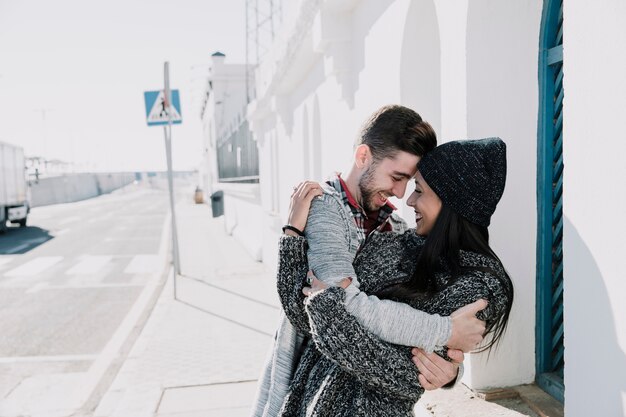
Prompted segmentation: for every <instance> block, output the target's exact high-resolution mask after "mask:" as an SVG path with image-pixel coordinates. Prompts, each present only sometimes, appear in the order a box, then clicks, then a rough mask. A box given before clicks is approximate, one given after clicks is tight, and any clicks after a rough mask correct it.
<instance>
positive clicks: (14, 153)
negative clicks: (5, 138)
mask: <svg viewBox="0 0 626 417" xmlns="http://www.w3.org/2000/svg"><path fill="white" fill-rule="evenodd" d="M29 212H30V203H29V198H28V185H27V183H26V176H25V163H24V149H23V148H21V147H19V146H15V145H10V144H8V143H3V142H0V233H5V232H6V231H7V221H8V222H11V223H14V224H19V225H20V226H26V219H27V218H28V213H29Z"/></svg>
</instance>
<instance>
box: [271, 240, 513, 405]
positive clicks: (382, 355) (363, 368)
mask: <svg viewBox="0 0 626 417" xmlns="http://www.w3.org/2000/svg"><path fill="white" fill-rule="evenodd" d="M423 242H424V240H423V238H421V237H419V236H417V235H416V234H415V231H414V230H409V231H407V232H405V233H404V234H396V233H375V234H373V235H371V236H370V238H369V239H368V241H367V243H366V244H365V246H364V247H363V249H362V250H361V251H360V252H359V253H358V255H357V257H356V258H355V261H354V266H355V271H356V273H357V276H358V277H359V281H360V282H361V290H362V291H365V292H367V293H374V292H376V291H378V290H380V289H382V288H384V287H387V286H388V285H390V284H395V283H399V282H404V281H407V280H408V279H409V278H410V277H411V276H412V274H413V270H414V267H415V264H416V259H417V255H418V254H419V250H420V248H421V246H422V245H423ZM279 252H280V261H279V268H278V283H277V286H278V294H279V296H280V299H281V303H282V305H283V308H284V310H285V314H286V315H287V317H288V318H289V320H290V321H291V323H292V324H293V325H294V326H295V327H296V328H297V329H298V330H299V331H301V332H303V333H305V334H306V335H307V336H308V337H309V339H308V341H307V342H305V345H304V349H303V351H302V353H301V355H300V360H299V364H298V367H297V369H296V372H295V374H294V376H293V379H292V382H291V385H290V389H289V393H288V395H287V398H286V399H285V402H284V404H283V407H282V409H281V413H280V415H281V416H283V417H288V416H289V417H290V416H303V417H304V416H319V417H344V416H345V417H347V416H368V417H372V416H386V417H393V416H412V415H413V411H412V410H413V407H414V405H415V403H416V402H417V400H418V399H419V398H420V396H421V395H422V393H423V392H424V389H423V388H422V386H421V385H420V383H419V381H418V378H417V376H418V374H419V371H418V370H417V367H416V366H415V365H414V364H413V362H412V361H411V353H410V350H411V348H410V347H406V346H399V345H394V344H390V343H387V342H384V341H382V340H381V339H379V338H378V337H376V336H375V335H373V334H371V333H369V332H368V331H367V330H365V329H364V328H363V327H361V325H360V324H359V323H358V322H357V321H356V319H355V318H354V317H353V316H351V315H349V314H348V313H347V312H346V310H345V306H344V304H343V300H344V297H345V292H344V290H343V289H342V288H338V287H332V288H328V289H326V290H324V291H322V292H320V293H317V294H315V295H314V296H312V297H310V298H309V299H307V300H306V302H305V297H304V295H303V294H302V287H303V286H304V285H305V280H306V273H307V270H308V264H307V259H306V241H305V239H304V238H301V237H288V236H284V237H282V238H281V241H280V249H279ZM461 264H462V265H463V266H476V267H486V268H488V269H490V270H492V271H493V273H489V272H484V270H481V271H472V272H470V273H467V274H464V275H462V276H461V277H459V278H458V279H457V280H456V281H455V282H454V283H453V284H452V285H450V286H448V287H447V288H445V289H444V290H443V291H441V292H439V293H438V294H437V295H435V296H434V298H430V299H429V300H428V301H427V302H424V301H419V300H416V301H412V302H411V305H412V306H413V307H415V308H417V309H420V310H422V311H426V312H428V313H431V314H435V313H436V314H441V315H450V314H451V313H452V312H453V311H455V310H456V309H458V308H460V307H462V306H464V305H466V304H469V303H471V302H474V301H476V300H478V299H480V298H485V299H487V300H488V301H489V305H488V307H487V308H486V309H485V310H483V311H482V312H480V313H479V317H480V318H481V319H483V320H487V321H488V322H489V321H491V320H496V319H497V318H498V317H500V316H501V315H502V313H503V312H504V309H505V305H506V302H507V299H506V297H507V296H506V295H505V292H504V286H505V285H511V283H510V281H509V280H508V278H506V276H505V275H504V271H503V269H502V267H501V265H500V264H499V263H497V262H495V261H494V260H492V259H489V258H486V257H484V256H481V255H478V254H474V253H468V252H463V253H462V254H461ZM437 279H438V283H439V284H441V285H442V286H443V285H445V284H446V283H447V281H448V280H449V279H450V277H449V276H448V275H445V274H440V275H439V276H438V277H437ZM441 354H442V356H444V357H446V356H445V353H443V352H442V353H441Z"/></svg>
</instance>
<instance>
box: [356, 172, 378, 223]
mask: <svg viewBox="0 0 626 417" xmlns="http://www.w3.org/2000/svg"><path fill="white" fill-rule="evenodd" d="M376 165H377V164H376V163H372V164H371V165H370V166H369V167H367V169H366V170H365V172H364V173H363V175H361V178H360V179H359V192H360V193H361V201H360V202H359V203H360V204H361V207H363V209H364V210H365V211H376V210H378V209H379V208H380V207H375V206H374V205H373V204H372V200H373V199H374V195H375V194H376V191H374V190H372V183H373V182H374V171H375V170H376Z"/></svg>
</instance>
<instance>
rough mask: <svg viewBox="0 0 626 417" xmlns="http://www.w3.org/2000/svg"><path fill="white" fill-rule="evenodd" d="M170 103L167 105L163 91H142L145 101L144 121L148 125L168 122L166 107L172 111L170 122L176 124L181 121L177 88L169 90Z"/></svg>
mask: <svg viewBox="0 0 626 417" xmlns="http://www.w3.org/2000/svg"><path fill="white" fill-rule="evenodd" d="M171 96H172V103H171V104H172V105H171V106H168V105H167V100H166V98H165V92H164V91H163V90H160V91H145V92H144V93H143V97H144V100H145V102H146V121H147V122H148V126H160V125H166V124H168V122H169V117H168V108H169V109H170V110H171V112H172V124H175V125H178V124H181V123H182V122H183V117H182V115H181V111H180V96H179V94H178V90H171Z"/></svg>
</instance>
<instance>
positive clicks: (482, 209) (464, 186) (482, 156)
mask: <svg viewBox="0 0 626 417" xmlns="http://www.w3.org/2000/svg"><path fill="white" fill-rule="evenodd" d="M417 169H418V170H419V172H420V173H421V174H422V177H424V180H426V182H427V183H428V186H429V187H430V188H432V189H433V191H434V192H435V193H436V194H437V195H438V196H439V198H440V199H441V201H442V202H443V203H444V204H445V205H447V206H448V207H450V208H451V209H452V210H454V211H455V212H456V213H458V214H459V215H461V216H462V217H464V218H466V219H467V220H469V221H471V222H473V223H476V224H479V225H481V226H485V227H487V226H489V223H490V222H491V215H492V214H493V213H494V211H495V210H496V205H497V204H498V201H500V198H501V197H502V193H503V192H504V183H505V181H506V145H505V143H504V142H503V141H502V140H501V139H500V138H489V139H479V140H460V141H454V142H447V143H444V144H441V145H439V146H437V147H436V148H435V149H433V150H432V151H430V152H429V153H427V154H426V155H425V156H424V157H423V158H422V159H421V160H420V162H419V164H418V165H417Z"/></svg>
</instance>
